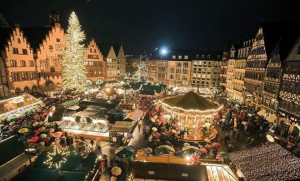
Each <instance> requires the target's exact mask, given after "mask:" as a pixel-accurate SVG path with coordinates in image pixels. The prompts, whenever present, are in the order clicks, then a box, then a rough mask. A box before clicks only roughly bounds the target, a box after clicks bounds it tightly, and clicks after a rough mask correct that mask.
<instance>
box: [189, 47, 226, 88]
mask: <svg viewBox="0 0 300 181" xmlns="http://www.w3.org/2000/svg"><path fill="white" fill-rule="evenodd" d="M221 60H222V53H217V52H206V53H197V54H196V56H195V58H194V59H193V60H192V75H191V79H192V82H191V84H192V86H196V87H200V88H210V89H215V90H217V89H220V68H221Z"/></svg>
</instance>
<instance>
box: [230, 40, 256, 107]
mask: <svg viewBox="0 0 300 181" xmlns="http://www.w3.org/2000/svg"><path fill="white" fill-rule="evenodd" d="M251 45H252V40H246V41H244V42H242V43H240V44H237V45H233V46H232V47H231V49H230V55H229V60H228V65H227V66H228V68H227V79H226V82H227V83H226V92H227V96H228V98H230V99H232V100H234V101H237V102H238V103H240V104H243V103H244V102H245V98H246V97H245V94H244V78H245V68H246V59H247V57H248V53H249V51H250V49H251Z"/></svg>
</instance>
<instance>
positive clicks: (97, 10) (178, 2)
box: [0, 0, 300, 54]
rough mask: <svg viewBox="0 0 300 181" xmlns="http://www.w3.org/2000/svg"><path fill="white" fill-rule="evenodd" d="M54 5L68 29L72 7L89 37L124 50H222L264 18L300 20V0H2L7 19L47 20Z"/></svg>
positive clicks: (35, 23) (20, 21) (29, 22)
mask: <svg viewBox="0 0 300 181" xmlns="http://www.w3.org/2000/svg"><path fill="white" fill-rule="evenodd" d="M51 9H55V10H56V11H57V12H58V13H59V14H60V21H61V23H62V26H63V27H64V28H65V29H66V27H67V20H68V17H69V15H70V13H71V11H72V10H74V11H75V12H76V14H77V16H78V17H79V21H80V23H81V25H82V29H83V30H84V31H85V33H86V35H87V38H88V39H89V38H91V37H94V38H95V39H96V41H97V42H105V43H108V42H109V43H122V44H123V45H124V48H125V53H126V54H139V53H143V50H146V51H153V50H154V49H155V48H156V47H158V48H159V47H162V46H164V47H167V48H186V49H188V48H191V49H199V50H203V51H204V50H223V48H224V46H225V45H226V44H227V42H228V41H231V42H234V41H238V40H240V39H245V38H248V37H252V36H254V35H255V33H256V31H257V27H258V26H259V24H260V23H261V22H262V20H263V21H264V22H270V21H271V22H281V21H283V22H291V21H298V22H299V21H300V0H51V1H50V0H0V11H1V12H2V13H3V14H4V16H5V17H6V19H7V20H8V21H9V23H11V24H14V23H18V24H20V25H21V26H43V25H46V24H47V22H48V14H49V12H50V10H51ZM0 36H1V35H0Z"/></svg>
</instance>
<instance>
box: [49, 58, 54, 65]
mask: <svg viewBox="0 0 300 181" xmlns="http://www.w3.org/2000/svg"><path fill="white" fill-rule="evenodd" d="M49 60H50V68H53V67H54V57H49Z"/></svg>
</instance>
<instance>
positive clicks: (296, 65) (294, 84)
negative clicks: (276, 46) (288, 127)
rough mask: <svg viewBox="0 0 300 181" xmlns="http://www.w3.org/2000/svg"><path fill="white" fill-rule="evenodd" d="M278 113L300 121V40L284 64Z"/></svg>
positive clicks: (299, 39)
mask: <svg viewBox="0 0 300 181" xmlns="http://www.w3.org/2000/svg"><path fill="white" fill-rule="evenodd" d="M278 112H279V114H280V115H282V116H285V117H287V118H288V119H290V120H291V121H298V120H300V38H298V39H297V41H296V43H295V44H294V46H293V47H292V49H291V51H290V53H289V55H288V56H287V58H286V60H285V62H284V68H283V75H282V80H281V87H280V92H279V108H278Z"/></svg>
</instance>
